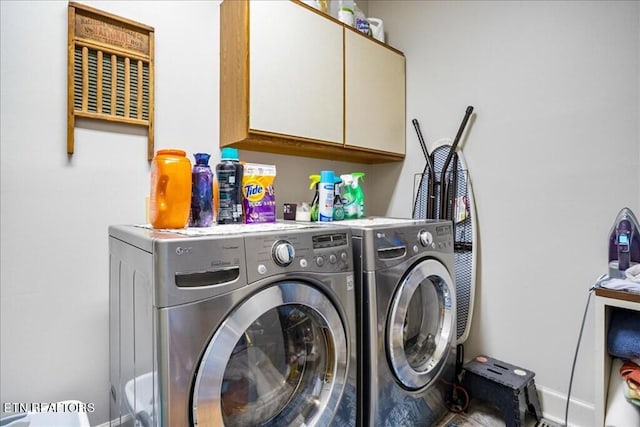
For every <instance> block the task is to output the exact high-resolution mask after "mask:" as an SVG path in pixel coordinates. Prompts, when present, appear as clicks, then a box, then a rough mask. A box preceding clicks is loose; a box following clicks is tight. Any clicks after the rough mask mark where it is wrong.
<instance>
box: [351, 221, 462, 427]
mask: <svg viewBox="0 0 640 427" xmlns="http://www.w3.org/2000/svg"><path fill="white" fill-rule="evenodd" d="M341 225H347V226H349V227H350V228H351V230H352V235H353V237H352V239H353V250H354V265H355V273H356V289H357V294H358V299H360V300H361V305H359V308H358V319H359V328H360V331H361V334H360V342H359V346H360V348H361V350H360V354H361V355H362V358H361V360H360V367H361V369H360V375H359V379H360V387H361V390H362V391H363V395H362V405H363V406H362V411H363V421H364V425H367V426H385V427H386V426H388V427H401V426H406V427H410V426H430V425H433V424H434V423H435V422H437V421H438V420H439V419H441V418H442V417H443V416H444V415H445V414H446V412H447V406H446V402H447V401H448V400H449V399H450V397H451V396H450V394H451V391H452V388H453V387H452V386H453V382H454V379H455V359H456V357H455V344H456V318H455V317H456V295H455V289H456V288H455V282H454V278H453V274H454V273H453V272H454V263H453V238H452V227H451V222H449V221H435V220H404V219H393V218H369V219H362V220H353V221H344V222H343V223H341Z"/></svg>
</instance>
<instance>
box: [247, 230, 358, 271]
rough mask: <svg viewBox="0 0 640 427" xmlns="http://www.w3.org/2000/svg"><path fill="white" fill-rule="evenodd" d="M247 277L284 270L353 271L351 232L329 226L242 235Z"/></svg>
mask: <svg viewBox="0 0 640 427" xmlns="http://www.w3.org/2000/svg"><path fill="white" fill-rule="evenodd" d="M245 247H246V265H247V278H248V281H249V282H250V283H251V282H253V281H255V280H259V279H262V278H265V277H269V276H273V275H277V274H284V273H293V272H300V273H345V272H350V271H353V260H352V251H351V236H350V234H349V232H348V231H340V232H336V231H332V230H330V229H328V228H323V229H313V230H311V231H310V230H305V231H302V232H297V233H288V234H261V235H254V236H245Z"/></svg>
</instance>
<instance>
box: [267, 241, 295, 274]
mask: <svg viewBox="0 0 640 427" xmlns="http://www.w3.org/2000/svg"><path fill="white" fill-rule="evenodd" d="M272 256H273V260H274V261H275V263H276V264H278V265H279V266H280V267H286V266H288V265H289V264H291V262H292V261H293V258H295V256H296V251H295V249H293V246H292V245H291V243H289V242H286V241H284V240H280V241H277V242H276V243H274V244H273V250H272Z"/></svg>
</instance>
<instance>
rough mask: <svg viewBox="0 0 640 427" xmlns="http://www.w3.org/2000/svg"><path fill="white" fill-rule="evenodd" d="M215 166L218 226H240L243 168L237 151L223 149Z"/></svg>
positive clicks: (242, 217)
mask: <svg viewBox="0 0 640 427" xmlns="http://www.w3.org/2000/svg"><path fill="white" fill-rule="evenodd" d="M220 158H221V159H220V163H218V164H217V165H216V180H217V181H218V224H242V223H243V222H244V216H243V215H242V176H243V174H244V167H243V166H242V165H241V164H240V159H239V157H238V150H237V149H236V148H230V147H225V148H223V149H222V152H221V154H220Z"/></svg>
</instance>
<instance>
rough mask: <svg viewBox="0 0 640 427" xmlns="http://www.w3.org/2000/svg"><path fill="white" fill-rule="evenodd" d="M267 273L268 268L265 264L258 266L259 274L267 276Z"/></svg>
mask: <svg viewBox="0 0 640 427" xmlns="http://www.w3.org/2000/svg"><path fill="white" fill-rule="evenodd" d="M266 272H267V267H266V266H265V265H264V264H260V265H259V266H258V273H259V274H265V273H266Z"/></svg>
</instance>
